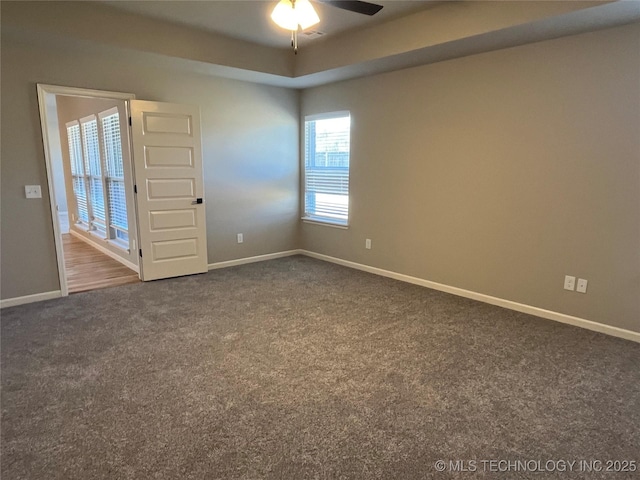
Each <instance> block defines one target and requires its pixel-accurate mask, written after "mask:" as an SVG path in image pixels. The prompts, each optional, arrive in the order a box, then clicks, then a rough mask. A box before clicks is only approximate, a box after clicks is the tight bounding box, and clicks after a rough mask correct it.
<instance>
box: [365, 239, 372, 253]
mask: <svg viewBox="0 0 640 480" xmlns="http://www.w3.org/2000/svg"><path fill="white" fill-rule="evenodd" d="M364 248H366V249H367V250H371V239H370V238H367V239H366V240H365V241H364Z"/></svg>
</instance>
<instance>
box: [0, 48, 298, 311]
mask: <svg viewBox="0 0 640 480" xmlns="http://www.w3.org/2000/svg"><path fill="white" fill-rule="evenodd" d="M36 83H47V84H53V85H69V86H75V87H83V88H92V89H100V90H112V91H121V92H130V93H134V94H136V98H139V99H142V100H155V101H164V102H173V103H185V104H192V105H199V106H200V111H201V117H202V131H203V138H202V143H203V160H204V180H205V195H206V199H207V237H208V251H209V262H210V263H213V262H219V261H225V260H231V259H235V258H243V257H248V256H253V255H261V254H266V253H272V252H279V251H283V250H290V249H293V248H297V247H298V210H299V202H298V192H299V189H298V183H299V167H298V149H299V146H298V145H299V144H298V118H299V94H298V92H296V91H292V90H287V89H283V88H276V87H266V86H261V85H257V84H251V83H243V82H238V81H232V80H226V79H222V78H214V77H208V76H204V75H199V74H195V73H188V72H185V71H180V70H173V69H169V68H166V69H165V68H154V67H150V66H143V65H141V64H133V63H126V62H124V61H121V60H120V59H119V58H118V56H116V55H112V54H110V53H107V52H105V53H104V54H103V55H101V56H96V55H89V54H84V53H82V52H68V51H62V50H59V49H54V48H51V49H48V48H43V47H37V46H34V45H31V44H26V43H21V42H19V41H16V40H13V39H8V38H6V37H4V38H3V39H2V92H1V93H2V106H1V109H2V139H1V140H2V147H1V148H2V152H1V153H2V191H1V201H2V211H1V216H2V219H1V220H2V222H1V223H2V230H1V232H0V235H1V249H2V250H1V255H0V256H1V259H0V262H1V270H2V272H1V279H0V280H1V290H0V297H1V298H3V299H6V298H14V297H19V296H23V295H29V294H35V293H40V292H48V291H53V290H58V289H59V282H58V272H57V265H56V257H55V249H54V241H53V227H52V219H51V213H50V207H49V200H48V191H47V188H46V184H47V183H46V173H45V163H44V154H43V148H42V138H41V133H40V123H39V116H38V105H37V98H36ZM29 184H41V185H42V187H43V198H42V200H27V199H25V198H24V185H29ZM238 232H242V233H244V243H243V244H240V245H239V244H237V243H236V233H238Z"/></svg>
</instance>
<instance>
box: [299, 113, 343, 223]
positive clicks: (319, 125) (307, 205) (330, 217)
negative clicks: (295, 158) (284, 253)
mask: <svg viewBox="0 0 640 480" xmlns="http://www.w3.org/2000/svg"><path fill="white" fill-rule="evenodd" d="M350 130H351V117H350V115H349V112H338V113H331V114H325V115H314V116H309V117H306V118H305V122H304V143H305V154H304V216H303V219H305V220H313V221H317V222H323V223H332V224H337V225H347V224H348V221H349V152H350V143H351V142H350V136H351V135H350V133H351V132H350Z"/></svg>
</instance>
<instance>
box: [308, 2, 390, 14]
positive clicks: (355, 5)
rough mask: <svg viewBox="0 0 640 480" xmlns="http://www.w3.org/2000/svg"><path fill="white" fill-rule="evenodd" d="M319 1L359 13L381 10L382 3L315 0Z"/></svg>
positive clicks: (373, 12)
mask: <svg viewBox="0 0 640 480" xmlns="http://www.w3.org/2000/svg"><path fill="white" fill-rule="evenodd" d="M317 1H319V2H321V3H327V4H329V5H331V6H333V7H338V8H341V9H343V10H349V11H350V12H356V13H361V14H363V15H369V16H371V15H375V14H376V13H378V12H379V11H380V10H382V5H376V4H375V3H369V2H360V1H356V0H317Z"/></svg>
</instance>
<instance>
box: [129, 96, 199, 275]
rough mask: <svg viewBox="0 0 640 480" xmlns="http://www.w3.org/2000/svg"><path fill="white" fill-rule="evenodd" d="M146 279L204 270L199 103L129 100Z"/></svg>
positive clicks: (139, 226) (139, 222)
mask: <svg viewBox="0 0 640 480" xmlns="http://www.w3.org/2000/svg"><path fill="white" fill-rule="evenodd" d="M131 131H132V143H133V159H134V169H135V179H136V191H137V194H136V204H137V208H138V231H139V242H140V256H141V258H140V269H141V278H142V280H144V281H147V280H155V279H158V278H168V277H178V276H181V275H190V274H193V273H203V272H206V271H207V228H206V222H205V209H204V185H203V180H202V142H201V137H200V111H199V109H198V107H192V106H188V105H176V104H171V103H158V102H148V101H142V100H131Z"/></svg>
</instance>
